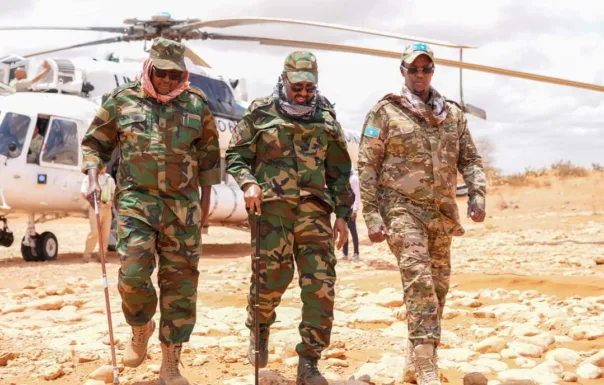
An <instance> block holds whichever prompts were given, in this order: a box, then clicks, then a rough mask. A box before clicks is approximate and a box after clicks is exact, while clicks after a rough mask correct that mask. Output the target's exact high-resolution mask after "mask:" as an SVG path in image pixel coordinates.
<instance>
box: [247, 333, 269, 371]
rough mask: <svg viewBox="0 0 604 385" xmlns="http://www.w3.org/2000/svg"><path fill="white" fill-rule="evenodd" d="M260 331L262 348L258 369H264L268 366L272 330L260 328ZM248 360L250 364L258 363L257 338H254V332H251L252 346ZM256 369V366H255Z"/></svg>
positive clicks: (248, 353)
mask: <svg viewBox="0 0 604 385" xmlns="http://www.w3.org/2000/svg"><path fill="white" fill-rule="evenodd" d="M259 329H260V333H259V334H260V341H259V342H260V343H259V345H260V347H259V348H258V367H259V368H264V367H266V365H267V364H268V336H269V334H270V330H269V329H268V328H259ZM247 359H248V360H249V361H250V364H252V366H253V365H255V362H256V337H255V336H254V332H253V331H251V332H250V346H249V347H248V349H247ZM254 367H255V366H254Z"/></svg>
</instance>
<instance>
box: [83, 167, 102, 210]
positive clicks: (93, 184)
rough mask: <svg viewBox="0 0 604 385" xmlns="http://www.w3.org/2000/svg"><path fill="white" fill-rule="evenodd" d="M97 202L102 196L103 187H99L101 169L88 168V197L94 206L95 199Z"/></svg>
mask: <svg viewBox="0 0 604 385" xmlns="http://www.w3.org/2000/svg"><path fill="white" fill-rule="evenodd" d="M95 195H96V200H97V202H98V201H99V199H100V197H101V188H100V187H99V170H97V169H95V168H91V169H89V170H88V192H87V193H86V199H87V200H88V202H89V203H90V205H91V206H92V207H94V200H95Z"/></svg>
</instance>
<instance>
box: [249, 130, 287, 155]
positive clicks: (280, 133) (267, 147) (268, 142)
mask: <svg viewBox="0 0 604 385" xmlns="http://www.w3.org/2000/svg"><path fill="white" fill-rule="evenodd" d="M257 151H258V153H259V154H260V155H261V156H263V157H265V158H267V159H274V158H282V157H284V156H290V155H291V154H292V153H293V151H292V148H291V141H290V138H289V135H288V133H287V132H285V131H284V129H282V128H281V127H280V126H279V125H274V126H268V127H265V128H262V129H260V130H259V137H258V140H257Z"/></svg>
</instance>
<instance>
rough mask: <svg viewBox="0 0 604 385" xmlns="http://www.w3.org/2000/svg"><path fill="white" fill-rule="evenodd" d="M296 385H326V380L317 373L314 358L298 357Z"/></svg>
mask: <svg viewBox="0 0 604 385" xmlns="http://www.w3.org/2000/svg"><path fill="white" fill-rule="evenodd" d="M296 385H328V382H327V379H326V378H325V377H323V376H322V375H321V372H319V367H318V366H317V359H316V358H306V357H302V356H300V357H299V359H298V375H297V377H296Z"/></svg>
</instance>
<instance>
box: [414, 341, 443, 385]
mask: <svg viewBox="0 0 604 385" xmlns="http://www.w3.org/2000/svg"><path fill="white" fill-rule="evenodd" d="M434 350H435V349H434V344H420V345H417V346H416V347H415V348H414V349H413V356H414V357H413V361H414V362H415V376H416V379H417V384H418V385H441V382H440V378H439V376H438V367H437V366H436V355H435V353H434Z"/></svg>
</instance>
